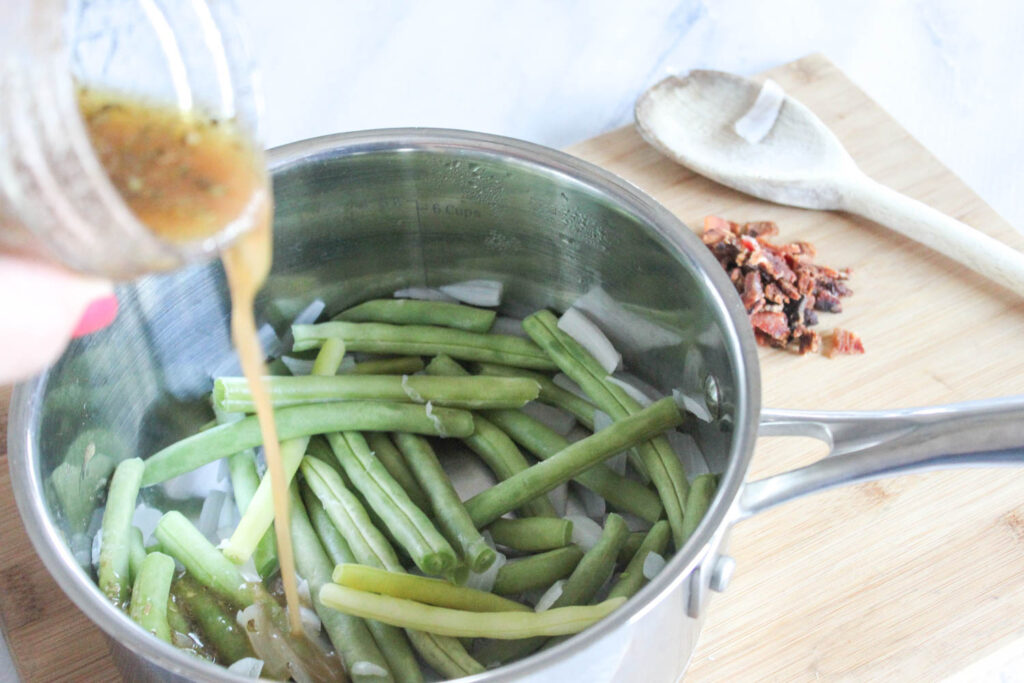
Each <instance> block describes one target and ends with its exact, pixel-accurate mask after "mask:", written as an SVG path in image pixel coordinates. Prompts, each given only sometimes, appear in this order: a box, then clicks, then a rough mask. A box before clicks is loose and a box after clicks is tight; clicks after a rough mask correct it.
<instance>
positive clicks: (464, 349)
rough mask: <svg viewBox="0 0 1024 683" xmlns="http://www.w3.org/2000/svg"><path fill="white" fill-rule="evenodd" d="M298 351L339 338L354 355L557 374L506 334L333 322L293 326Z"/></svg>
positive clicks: (531, 348)
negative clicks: (445, 359)
mask: <svg viewBox="0 0 1024 683" xmlns="http://www.w3.org/2000/svg"><path fill="white" fill-rule="evenodd" d="M292 334H293V335H294V336H295V350H296V351H304V350H306V349H313V348H316V347H318V346H320V345H321V344H322V343H323V342H324V340H325V339H329V338H331V337H338V338H340V339H343V340H344V341H345V345H346V346H348V348H349V349H351V350H352V351H368V352H370V353H397V354H404V355H409V356H436V355H437V354H439V353H444V354H447V355H449V356H451V357H452V358H460V359H462V360H477V361H487V362H491V363H502V364H504V365H513V366H515V367H523V368H536V369H539V370H554V369H556V366H555V364H554V363H552V362H551V359H550V358H548V356H547V355H546V354H545V353H544V352H543V351H541V350H540V349H539V348H537V346H536V345H535V344H534V343H533V342H531V341H530V340H528V339H522V338H521V337H512V336H509V335H504V334H480V333H477V332H466V331H464V330H453V329H449V328H445V327H435V326H430V325H387V324H385V323H346V322H330V323H320V324H319V325H293V326H292Z"/></svg>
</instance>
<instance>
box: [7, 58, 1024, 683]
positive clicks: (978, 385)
mask: <svg viewBox="0 0 1024 683" xmlns="http://www.w3.org/2000/svg"><path fill="white" fill-rule="evenodd" d="M769 75H771V77H772V78H773V79H775V80H776V81H777V82H779V83H780V84H781V85H782V86H783V87H784V88H785V89H786V90H787V91H788V92H789V93H791V94H792V95H794V96H795V97H796V98H798V99H800V100H801V101H802V102H804V103H805V104H806V105H807V106H809V107H810V108H811V109H812V110H813V111H815V112H816V113H817V114H818V115H819V116H821V117H822V118H823V119H824V120H825V121H826V123H828V124H829V126H831V127H832V129H833V130H834V131H835V132H836V134H837V135H838V136H839V138H840V139H841V140H842V141H843V142H844V143H845V144H846V145H847V147H848V148H849V149H850V152H851V154H852V155H853V156H854V158H855V159H856V160H857V161H858V162H859V163H860V164H861V166H862V167H863V168H864V170H865V171H867V172H868V173H869V174H870V175H872V176H873V177H875V178H876V179H878V180H880V181H882V182H884V183H886V184H888V185H890V186H892V187H894V188H896V189H898V190H901V191H903V192H906V193H907V194H910V195H911V196H914V197H916V198H918V199H921V200H923V201H925V202H928V203H929V204H931V205H933V206H935V207H936V208H938V209H940V210H942V211H945V212H947V213H949V214H951V215H953V216H955V217H957V218H959V219H961V220H963V221H965V222H966V223H968V224H970V225H972V226H975V227H977V228H979V229H981V230H984V231H985V232H987V233H989V234H990V235H992V236H994V237H996V238H999V239H1002V240H1004V241H1005V242H1007V243H1008V244H1010V245H1012V246H1014V247H1017V248H1021V247H1022V246H1024V239H1022V238H1021V236H1020V235H1019V234H1018V233H1016V232H1015V231H1014V230H1013V229H1012V228H1011V227H1010V226H1009V225H1007V224H1006V223H1005V222H1004V221H1003V220H1001V219H1000V218H999V217H998V216H997V215H996V214H995V213H994V212H993V211H992V210H991V209H990V208H989V207H988V206H986V205H985V204H984V202H982V201H981V200H980V199H979V198H978V197H977V196H976V195H975V194H974V193H973V192H971V191H970V190H969V189H968V188H967V187H966V185H964V183H963V182H962V181H960V180H959V179H957V178H956V177H955V176H954V175H953V174H952V173H950V172H949V171H948V170H947V169H946V168H944V167H943V166H942V165H941V164H940V163H939V162H938V161H937V160H936V159H935V158H934V157H933V156H932V155H931V154H929V153H928V151H927V150H925V149H924V148H923V147H922V146H921V145H920V144H918V143H917V142H916V141H915V140H914V139H912V138H911V137H910V136H909V135H908V134H907V133H906V132H905V131H904V130H903V129H902V128H900V127H899V126H898V125H897V124H896V123H895V122H894V121H893V120H892V119H891V118H890V117H889V116H888V115H887V114H886V113H885V112H884V111H882V109H881V108H879V107H878V106H877V105H876V104H875V103H873V102H872V101H870V100H869V99H868V98H867V97H866V96H865V95H864V94H863V93H862V92H861V91H860V90H858V89H857V88H856V87H855V86H854V85H853V84H852V83H851V82H850V81H849V80H848V79H847V78H846V77H844V76H843V74H842V73H840V72H839V71H838V70H837V69H836V68H835V67H833V66H832V65H831V64H830V63H829V62H828V61H827V60H825V59H824V58H822V57H818V56H813V57H808V58H805V59H802V60H800V61H797V62H794V63H792V64H789V65H786V66H783V67H780V68H778V69H775V70H773V71H771V72H769ZM570 151H571V152H573V153H575V154H577V155H579V156H581V157H583V158H586V159H588V160H590V161H593V162H595V163H597V164H599V165H601V166H604V167H605V168H608V169H610V170H611V171H613V172H615V173H618V174H620V175H622V176H623V177H625V178H626V179H628V180H630V181H631V182H633V183H635V184H636V185H638V186H639V187H641V188H642V189H644V190H645V191H647V192H649V193H650V194H652V195H653V196H654V197H655V198H656V199H658V200H659V201H661V202H662V203H663V204H665V206H667V207H668V208H669V209H670V210H672V211H674V212H675V213H676V214H677V215H678V216H679V217H680V218H682V219H683V221H685V222H686V223H687V224H688V225H691V226H694V227H695V228H697V227H699V226H700V224H701V222H702V220H703V217H704V216H705V215H706V214H708V213H717V214H720V215H724V216H725V217H727V218H731V219H735V220H740V221H742V220H759V219H769V220H776V221H778V222H779V224H780V226H781V227H782V231H783V234H782V237H783V238H784V239H786V240H797V239H803V240H809V241H811V242H813V243H814V244H815V245H816V246H817V247H818V253H819V260H820V261H821V262H822V263H826V264H828V265H833V266H850V267H852V268H853V271H854V274H853V278H852V282H851V285H852V287H853V288H854V290H855V292H856V294H855V295H854V296H853V297H851V298H849V299H847V300H845V302H844V305H845V307H846V311H845V312H844V313H843V314H842V315H841V317H839V318H833V317H831V316H822V324H821V329H823V330H828V329H830V328H831V327H832V326H833V325H837V324H838V325H841V326H843V327H847V328H849V329H852V330H855V331H856V332H858V333H859V334H860V335H861V336H862V337H863V338H864V342H865V345H866V346H867V350H868V353H867V355H865V356H863V357H849V358H840V359H835V360H828V359H826V358H824V357H821V356H815V357H803V358H801V357H797V356H795V355H789V354H786V353H782V352H779V351H775V350H770V349H762V350H761V352H760V359H761V365H762V375H763V378H762V381H763V386H764V403H765V405H768V406H772V407H779V408H811V407H813V408H825V409H871V408H892V407H903V406H912V405H923V404H934V403H941V402H949V401H958V400H967V399H976V398H985V397H991V396H999V395H1008V394H1013V393H1018V392H1020V391H1021V380H1020V379H1019V378H1021V377H1024V304H1022V303H1021V302H1020V301H1018V300H1016V299H1015V298H1013V297H1012V296H1011V295H1009V294H1008V293H1007V292H1005V291H1002V290H1001V289H1000V288H999V287H997V286H995V285H993V284H991V283H989V282H987V281H985V280H983V279H982V278H980V277H979V276H976V275H974V274H972V273H970V272H968V271H966V270H965V269H964V268H962V267H960V266H959V265H958V264H956V263H954V262H952V261H950V260H948V259H946V258H944V257H941V256H939V255H937V254H933V253H931V252H930V251H928V250H927V249H925V248H924V247H922V246H920V245H918V244H916V243H913V242H910V241H909V240H907V239H905V238H902V237H899V236H897V235H894V234H892V233H890V232H888V231H887V230H885V229H883V228H881V227H879V226H876V225H873V224H871V223H869V222H866V221H862V220H859V219H854V218H850V217H847V216H841V215H836V214H827V213H820V212H814V211H804V210H800V209H792V208H787V207H779V206H773V205H770V204H766V203H764V202H761V201H758V200H755V199H751V198H749V197H746V196H744V195H740V194H738V193H736V192H733V191H731V190H728V189H725V188H722V187H720V186H717V185H715V184H713V183H711V182H709V181H707V180H705V179H703V178H700V177H698V176H695V175H694V174H692V173H690V172H689V171H687V170H685V169H683V168H681V167H679V166H677V165H675V164H673V163H672V162H670V161H668V160H667V159H665V158H663V157H661V155H659V154H658V153H657V152H656V151H655V150H653V149H651V148H649V147H647V146H646V145H645V144H644V143H643V142H642V140H640V138H639V137H638V136H637V135H636V134H635V133H634V132H633V130H632V129H631V128H626V129H622V130H619V131H615V132H612V133H609V134H608V135H604V136H601V137H599V138H595V139H593V140H589V141H587V142H584V143H582V144H580V145H577V146H575V147H573V148H572V149H571V150H570ZM9 395H10V394H9V390H2V389H0V416H5V415H6V406H7V403H8V400H9ZM5 419H6V418H5V417H0V436H3V438H2V439H0V444H6V429H5V426H6V425H5V424H4V421H5ZM2 448H3V447H2V446H0V450H2ZM821 454H822V448H821V447H820V446H819V445H817V444H814V443H813V442H810V441H807V440H802V439H762V440H761V441H760V442H759V443H758V448H757V454H756V457H755V460H754V463H753V468H752V471H751V478H759V477H762V476H766V475H768V474H771V473H774V472H779V471H782V470H785V469H790V468H792V467H796V466H799V465H801V464H805V463H807V462H810V461H811V460H813V459H814V458H816V457H819V456H820V455H821ZM0 461H2V462H0V514H2V516H0V618H2V621H3V627H4V630H5V633H6V636H7V638H8V642H9V643H10V646H11V649H12V651H13V654H14V657H15V660H16V664H17V666H18V668H19V670H20V671H21V673H22V675H23V676H24V678H25V679H26V680H28V681H57V680H91V681H92V680H114V679H116V678H117V673H116V671H115V669H114V667H113V663H112V661H111V660H110V658H109V656H108V655H107V654H106V653H107V648H106V644H105V641H104V639H103V636H102V634H101V633H100V632H99V630H98V629H97V628H96V627H94V626H92V625H91V624H90V623H89V622H88V620H87V619H86V618H85V617H84V616H83V615H82V614H81V613H80V612H79V611H78V610H77V609H75V608H74V607H73V606H72V605H71V604H70V602H69V601H68V600H67V599H66V598H65V597H64V595H63V593H61V592H60V590H59V589H58V587H57V586H56V585H55V583H54V582H53V580H52V579H51V578H50V577H49V575H48V574H47V573H46V572H45V569H44V568H43V567H42V564H41V563H40V561H39V560H38V559H37V558H36V556H35V554H34V552H33V551H32V549H31V546H30V544H29V541H28V539H27V537H26V536H25V533H24V531H23V530H22V528H21V525H20V523H19V522H18V517H17V512H16V510H15V507H14V502H13V499H12V497H11V491H10V480H9V476H8V473H7V467H6V456H0ZM730 552H731V553H732V554H733V555H734V556H735V557H736V559H737V560H738V563H739V568H738V570H737V572H736V576H735V578H734V580H733V582H732V585H731V586H730V588H729V590H728V592H727V593H726V594H724V595H721V596H717V597H715V599H714V600H713V601H712V604H711V611H710V616H709V618H708V621H707V623H706V627H705V630H704V633H703V634H702V636H701V641H700V644H699V646H698V649H697V652H696V654H695V656H694V660H693V663H692V665H691V669H690V672H689V676H688V679H689V680H694V681H752V680H775V681H810V680H820V679H825V680H830V681H848V680H856V681H874V680H935V679H941V678H943V677H945V676H948V675H951V674H954V673H956V672H959V671H963V670H965V669H967V668H968V667H970V666H971V665H972V664H973V663H975V662H978V661H981V660H983V659H984V658H985V657H986V656H987V655H989V654H991V653H998V652H1000V651H1004V650H1005V649H1006V648H1007V647H1010V646H1012V645H1013V644H1014V643H1019V644H1020V645H1021V647H1022V648H1024V621H1022V620H1021V619H1020V618H1019V615H1020V614H1022V613H1024V571H1022V567H1024V471H1018V470H1010V469H1005V470H985V471H982V470H976V471H960V472H955V473H933V474H928V475H919V476H913V477H904V478H901V479H891V480H886V481H882V482H876V483H870V484H863V485H860V486H856V487H851V488H846V489H839V490H836V491H832V492H829V493H825V494H821V495H818V496H815V497H812V498H810V499H806V500H803V501H798V502H795V503H791V504H789V505H786V506H783V507H781V508H779V509H776V510H773V511H771V512H768V513H765V514H764V515H762V516H760V517H757V518H755V519H752V520H750V521H747V522H744V523H743V524H741V525H740V526H738V527H737V528H736V529H735V531H734V533H733V536H732V544H731V551H730Z"/></svg>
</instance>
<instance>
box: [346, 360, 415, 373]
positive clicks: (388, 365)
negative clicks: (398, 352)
mask: <svg viewBox="0 0 1024 683" xmlns="http://www.w3.org/2000/svg"><path fill="white" fill-rule="evenodd" d="M422 369H423V359H422V358H420V357H419V356H396V357H394V358H377V359H374V360H367V361H363V362H362V363H356V364H355V365H350V366H349V367H347V368H342V369H341V370H339V371H338V374H339V375H413V374H415V373H417V372H419V371H420V370H422Z"/></svg>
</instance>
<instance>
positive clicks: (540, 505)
mask: <svg viewBox="0 0 1024 683" xmlns="http://www.w3.org/2000/svg"><path fill="white" fill-rule="evenodd" d="M426 371H427V374H430V375H435V376H446V377H458V376H463V375H469V372H468V371H467V370H466V369H465V368H463V367H462V366H461V365H459V364H458V363H456V362H455V361H454V360H452V359H451V358H449V357H448V356H445V355H440V356H436V357H435V358H434V359H433V360H432V361H430V363H429V364H428V365H427V368H426ZM473 426H474V429H473V433H472V434H470V435H469V436H467V437H466V438H465V439H463V440H462V441H463V443H465V444H466V445H467V446H468V447H469V448H470V450H472V451H473V452H474V453H476V454H477V455H479V456H480V459H481V460H483V461H484V463H485V464H486V465H487V467H489V468H490V470H491V471H492V472H493V473H494V476H495V477H497V478H498V480H499V481H502V480H505V479H508V478H509V477H511V476H512V475H513V474H515V473H516V472H521V471H523V470H525V469H526V468H527V467H529V466H530V463H529V462H527V460H526V458H525V457H523V454H522V453H520V452H519V449H518V448H517V447H516V445H515V444H514V443H513V442H512V439H510V438H508V435H507V434H505V433H504V432H503V431H501V430H500V429H499V428H498V427H496V426H495V425H494V424H492V423H491V422H489V421H488V420H487V419H486V418H484V417H481V416H480V415H479V414H474V415H473ZM519 511H520V513H521V514H523V515H527V516H530V517H557V516H558V513H557V512H555V506H554V505H552V504H551V501H550V500H549V499H548V497H547V496H544V495H541V496H537V497H536V498H534V499H532V500H529V501H527V502H526V503H524V504H523V506H522V507H521V508H519Z"/></svg>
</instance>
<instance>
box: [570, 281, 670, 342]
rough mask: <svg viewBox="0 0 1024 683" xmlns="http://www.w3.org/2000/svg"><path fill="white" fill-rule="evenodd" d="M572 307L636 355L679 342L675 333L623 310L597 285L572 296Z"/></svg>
mask: <svg viewBox="0 0 1024 683" xmlns="http://www.w3.org/2000/svg"><path fill="white" fill-rule="evenodd" d="M572 307H573V308H576V309H579V310H580V311H582V312H583V313H586V314H587V317H589V318H590V319H591V320H593V321H594V322H596V323H598V324H599V325H600V326H601V329H603V330H605V332H606V333H607V334H608V336H609V337H610V338H611V340H612V341H613V342H614V343H615V345H616V346H618V347H619V348H620V349H623V350H625V351H628V352H629V353H637V354H639V353H643V352H645V351H650V350H651V349H660V348H665V347H668V346H676V345H678V344H681V343H682V342H683V338H682V337H681V336H680V335H679V334H677V333H675V332H673V331H672V330H669V329H667V328H665V327H662V326H661V325H658V324H657V323H652V322H651V321H650V320H648V319H647V318H646V317H644V316H643V315H640V314H638V313H634V312H632V311H630V310H627V309H626V308H625V307H624V306H623V305H622V304H621V303H619V302H618V301H616V300H615V299H613V298H612V297H611V296H609V294H608V293H607V292H606V291H604V289H603V288H602V287H600V286H598V287H593V288H591V289H590V291H588V292H587V293H586V294H584V295H583V296H581V297H580V298H578V299H576V301H574V302H573V304H572Z"/></svg>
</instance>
